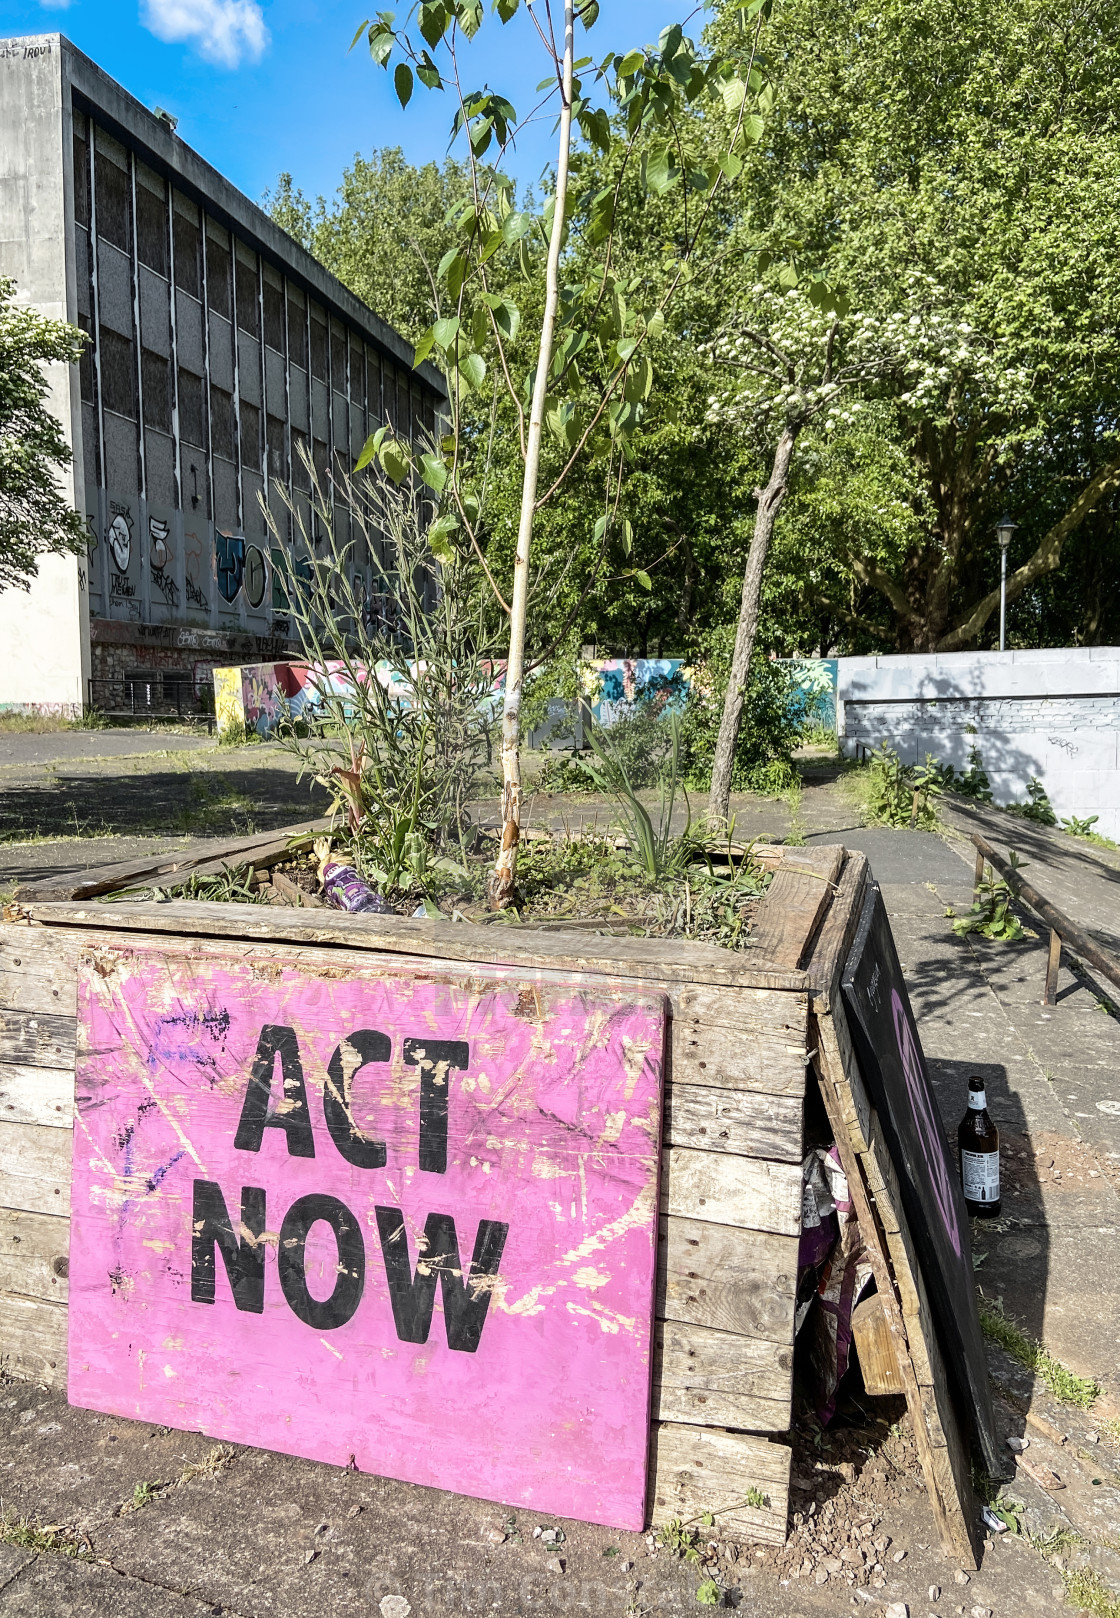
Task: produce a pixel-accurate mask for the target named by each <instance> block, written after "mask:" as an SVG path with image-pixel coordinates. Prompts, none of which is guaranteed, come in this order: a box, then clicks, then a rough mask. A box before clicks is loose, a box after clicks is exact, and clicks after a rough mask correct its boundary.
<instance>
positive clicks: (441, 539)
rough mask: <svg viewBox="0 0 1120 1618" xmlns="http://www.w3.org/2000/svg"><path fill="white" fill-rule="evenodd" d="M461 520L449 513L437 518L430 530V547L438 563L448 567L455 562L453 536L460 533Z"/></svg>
mask: <svg viewBox="0 0 1120 1618" xmlns="http://www.w3.org/2000/svg"><path fill="white" fill-rule="evenodd" d="M458 529H459V520H458V518H457V517H453V516H452V515H451V513H450V512H447V513H446V514H445V515H444V516H442V517H437V518H436V520H435V522H434V523H433V524H432V525H431V527H430V528H429V529H428V546H429V548H430V550H431V552H432V555H433V556H434V557H435V559H436V561H437V562H440V563H442V565H443V566H444V567H447V566H448V564H449V563H451V562H453V561H454V560H455V552H454V551H453V550H452V548H451V536H452V534H455V533H457V532H458Z"/></svg>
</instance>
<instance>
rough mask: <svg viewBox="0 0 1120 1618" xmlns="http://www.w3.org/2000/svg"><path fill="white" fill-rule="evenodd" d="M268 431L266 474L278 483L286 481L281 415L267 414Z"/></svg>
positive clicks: (285, 459) (285, 456)
mask: <svg viewBox="0 0 1120 1618" xmlns="http://www.w3.org/2000/svg"><path fill="white" fill-rule="evenodd" d="M265 430H266V431H267V433H268V475H269V477H270V478H275V479H276V480H277V482H279V483H287V481H288V457H287V453H286V445H285V443H284V421H283V418H282V417H281V416H269V417H268V419H267V422H266V424H265Z"/></svg>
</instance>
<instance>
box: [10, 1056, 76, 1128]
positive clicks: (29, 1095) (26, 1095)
mask: <svg viewBox="0 0 1120 1618" xmlns="http://www.w3.org/2000/svg"><path fill="white" fill-rule="evenodd" d="M73 1120H74V1069H73V1068H72V1067H25V1066H22V1065H20V1064H18V1063H14V1062H0V1122H3V1123H7V1124H39V1125H41V1126H45V1127H47V1128H51V1127H53V1128H57V1129H69V1128H70V1126H71V1124H72V1123H73Z"/></svg>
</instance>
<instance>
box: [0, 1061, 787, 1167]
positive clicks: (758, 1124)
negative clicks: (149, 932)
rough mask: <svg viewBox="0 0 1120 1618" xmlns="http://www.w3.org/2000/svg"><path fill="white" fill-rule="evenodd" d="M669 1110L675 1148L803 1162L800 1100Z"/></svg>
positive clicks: (701, 1095) (679, 1095)
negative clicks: (686, 1147) (684, 1147)
mask: <svg viewBox="0 0 1120 1618" xmlns="http://www.w3.org/2000/svg"><path fill="white" fill-rule="evenodd" d="M0 1077H2V1076H0ZM664 1105H665V1110H664V1123H663V1138H664V1140H665V1142H666V1143H667V1144H668V1145H670V1146H688V1147H693V1148H695V1149H696V1150H698V1151H706V1152H732V1153H735V1154H737V1155H738V1156H740V1157H767V1158H772V1159H774V1160H775V1161H777V1162H779V1163H800V1162H801V1158H802V1151H801V1113H802V1105H801V1097H800V1096H768V1095H760V1094H758V1093H757V1092H756V1091H752V1090H717V1089H712V1088H710V1087H708V1086H706V1085H699V1084H681V1083H679V1082H678V1079H677V1077H676V1075H675V1076H674V1080H673V1083H672V1084H671V1085H670V1086H669V1087H668V1089H667V1090H666V1092H665V1104H664Z"/></svg>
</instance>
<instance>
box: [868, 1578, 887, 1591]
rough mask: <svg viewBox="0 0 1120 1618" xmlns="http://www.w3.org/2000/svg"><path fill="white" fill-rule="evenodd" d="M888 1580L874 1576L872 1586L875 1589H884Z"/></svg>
mask: <svg viewBox="0 0 1120 1618" xmlns="http://www.w3.org/2000/svg"><path fill="white" fill-rule="evenodd" d="M886 1582H887V1581H886V1579H880V1578H874V1579H872V1581H871V1587H872V1589H873V1590H882V1589H883V1588H884V1587H885V1586H886Z"/></svg>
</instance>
